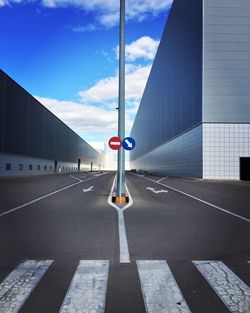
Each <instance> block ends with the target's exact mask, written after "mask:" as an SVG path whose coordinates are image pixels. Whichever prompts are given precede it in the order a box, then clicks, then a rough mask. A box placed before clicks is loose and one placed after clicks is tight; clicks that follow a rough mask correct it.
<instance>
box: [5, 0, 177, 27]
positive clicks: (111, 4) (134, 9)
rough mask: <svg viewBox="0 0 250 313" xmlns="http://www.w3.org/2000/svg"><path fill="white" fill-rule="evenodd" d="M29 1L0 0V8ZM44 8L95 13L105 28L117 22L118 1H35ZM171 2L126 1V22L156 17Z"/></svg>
mask: <svg viewBox="0 0 250 313" xmlns="http://www.w3.org/2000/svg"><path fill="white" fill-rule="evenodd" d="M28 1H30V0H17V1H16V0H9V1H7V0H0V6H4V5H6V4H8V3H16V2H28ZM36 1H39V2H41V4H42V5H43V6H44V7H48V8H56V7H68V6H70V7H77V8H81V9H83V10H84V11H86V12H95V15H96V20H97V21H98V22H99V23H100V24H102V25H103V26H105V27H112V26H114V25H116V24H117V23H118V21H119V0H36ZM172 2H173V0H136V1H135V0H127V1H126V18H127V20H131V19H134V20H137V21H142V20H144V19H145V18H147V17H148V16H157V15H158V14H159V13H160V12H163V11H166V10H167V9H168V8H169V7H170V6H171V4H172Z"/></svg>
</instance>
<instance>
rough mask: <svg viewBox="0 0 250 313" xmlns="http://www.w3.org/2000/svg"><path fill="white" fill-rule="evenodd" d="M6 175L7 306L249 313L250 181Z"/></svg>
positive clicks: (74, 312) (3, 306)
mask: <svg viewBox="0 0 250 313" xmlns="http://www.w3.org/2000/svg"><path fill="white" fill-rule="evenodd" d="M114 179H115V173H112V172H111V173H99V174H98V173H89V174H88V173H78V174H72V176H70V175H46V176H39V177H38V176H37V177H19V178H1V179H0V312H1V313H16V312H21V313H57V312H60V313H80V312H84V313H87V312H88V313H103V312H106V313H141V312H142V313H145V312H147V313H164V312H166V313H188V312H192V313H224V312H225V313H226V312H227V313H228V312H234V313H240V312H242V313H249V312H250V288H249V285H250V183H249V182H217V181H214V182H212V181H210V182H206V181H200V180H188V179H180V178H179V179H178V178H162V177H154V176H143V175H134V174H130V173H127V174H126V183H127V187H128V191H129V192H130V194H131V197H132V199H133V201H131V202H130V204H129V205H128V206H126V207H123V208H121V207H119V206H116V207H115V206H112V205H111V203H110V201H109V200H110V199H109V197H110V194H111V192H112V185H113V182H114Z"/></svg>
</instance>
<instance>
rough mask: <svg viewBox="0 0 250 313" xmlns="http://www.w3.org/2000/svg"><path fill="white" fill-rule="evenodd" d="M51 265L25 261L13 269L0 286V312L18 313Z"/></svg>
mask: <svg viewBox="0 0 250 313" xmlns="http://www.w3.org/2000/svg"><path fill="white" fill-rule="evenodd" d="M52 263H53V261H51V260H46V261H33V260H27V261H24V262H23V263H21V264H20V265H19V266H18V267H17V268H16V269H14V270H13V271H12V272H11V273H10V274H9V275H8V276H7V277H6V278H5V279H4V281H3V282H2V283H1V284H0V312H1V313H16V312H18V311H19V310H20V308H21V307H22V305H23V304H24V302H25V301H26V299H27V298H28V297H29V295H30V294H31V292H32V290H33V289H34V288H35V287H36V285H37V284H38V283H39V281H40V279H41V278H42V277H43V275H44V274H45V273H46V271H47V270H48V268H49V267H50V265H51V264H52Z"/></svg>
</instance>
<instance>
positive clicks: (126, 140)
mask: <svg viewBox="0 0 250 313" xmlns="http://www.w3.org/2000/svg"><path fill="white" fill-rule="evenodd" d="M125 142H126V144H127V146H128V147H129V148H132V147H133V144H132V143H131V142H130V141H129V140H128V139H125Z"/></svg>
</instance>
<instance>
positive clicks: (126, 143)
mask: <svg viewBox="0 0 250 313" xmlns="http://www.w3.org/2000/svg"><path fill="white" fill-rule="evenodd" d="M122 146H123V148H124V149H125V150H133V149H134V147H135V140H134V138H132V137H126V138H124V139H123V141H122Z"/></svg>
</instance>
